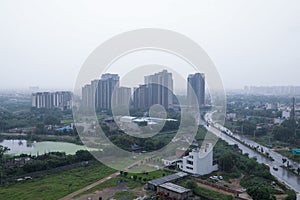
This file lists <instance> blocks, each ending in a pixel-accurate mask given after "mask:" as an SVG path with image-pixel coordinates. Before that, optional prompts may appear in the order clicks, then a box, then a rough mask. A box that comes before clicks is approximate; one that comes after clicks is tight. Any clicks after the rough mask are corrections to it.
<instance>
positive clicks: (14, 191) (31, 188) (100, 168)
mask: <svg viewBox="0 0 300 200" xmlns="http://www.w3.org/2000/svg"><path fill="white" fill-rule="evenodd" d="M114 172H115V170H113V169H111V168H108V167H106V166H105V165H103V164H100V163H96V164H91V165H89V166H87V167H78V168H75V169H71V170H67V171H62V172H58V173H54V174H49V175H45V176H43V177H41V178H38V179H33V180H30V181H26V182H20V183H15V184H8V185H4V186H1V187H0V199H59V198H61V197H64V196H65V195H67V194H69V193H71V192H74V191H76V190H78V189H81V188H83V187H84V186H87V185H89V184H91V183H93V182H96V181H97V180H99V179H101V178H104V177H106V176H107V175H109V174H112V173H114Z"/></svg>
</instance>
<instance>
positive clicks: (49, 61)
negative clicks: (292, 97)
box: [0, 0, 300, 89]
mask: <svg viewBox="0 0 300 200" xmlns="http://www.w3.org/2000/svg"><path fill="white" fill-rule="evenodd" d="M299 8H300V2H299V1H296V0H291V1H288V2H287V1H283V0H281V1H279V0H276V1H271V0H267V1H258V0H256V1H240V0H239V1H238V0H235V1H233V0H230V1H226V2H222V1H196V0H195V1H189V2H184V1H181V2H179V1H177V2H176V1H171V0H168V1H163V2H162V1H156V0H154V1H150V2H148V1H137V0H135V1H109V2H108V1H101V2H99V1H77V2H74V1H63V2H61V1H43V2H40V1H32V0H29V1H19V2H18V3H17V4H16V3H15V2H13V1H1V3H0V25H1V31H0V43H1V45H0V54H1V59H0V68H1V73H0V89H16V88H28V87H29V86H39V87H40V88H68V89H72V88H73V85H74V83H75V80H76V77H77V75H78V72H79V70H80V67H81V65H82V64H83V62H84V61H85V60H86V59H87V57H88V56H89V54H90V53H91V52H92V51H93V50H94V49H95V48H96V47H97V46H99V45H100V44H101V43H102V42H104V41H106V40H107V39H110V38H111V37H113V36H115V35H117V34H120V33H122V32H125V31H130V30H134V29H139V28H162V29H169V30H173V31H176V32H179V33H181V34H184V35H186V36H187V37H189V38H191V39H192V40H194V41H196V42H197V43H198V44H199V45H200V46H201V47H202V48H203V49H204V50H205V51H206V52H207V54H208V55H209V56H210V58H211V59H212V60H213V62H214V63H215V65H216V68H217V69H218V71H219V74H220V76H221V78H222V80H223V84H224V87H225V88H226V89H235V88H243V87H244V86H245V85H267V86H268V85H300V79H299V74H300V67H299V66H300V59H299V52H300V13H299ZM112 10H113V11H114V12H112ZM142 58H143V57H141V58H140V59H142ZM160 59H163V58H159V56H158V57H156V60H155V61H154V62H155V63H156V64H158V63H159V62H160V61H161V62H162V63H164V62H165V61H163V60H160ZM148 60H149V59H148ZM169 63H172V61H170V62H169ZM149 64H151V63H149ZM174 66H175V68H176V67H177V68H179V67H180V66H179V65H178V63H174ZM168 67H172V66H168ZM187 73H193V72H192V71H191V72H187Z"/></svg>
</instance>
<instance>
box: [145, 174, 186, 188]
mask: <svg viewBox="0 0 300 200" xmlns="http://www.w3.org/2000/svg"><path fill="white" fill-rule="evenodd" d="M186 176H188V174H187V173H185V172H178V173H176V174H171V175H168V176H164V177H161V178H158V179H154V180H151V181H149V182H148V183H149V184H152V185H154V186H159V185H161V184H164V183H167V182H171V181H176V180H178V179H180V178H183V177H186Z"/></svg>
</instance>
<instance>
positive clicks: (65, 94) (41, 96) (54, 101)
mask: <svg viewBox="0 0 300 200" xmlns="http://www.w3.org/2000/svg"><path fill="white" fill-rule="evenodd" d="M31 102H32V107H34V108H47V109H53V108H58V109H61V110H68V109H71V107H72V93H71V92H69V91H59V92H37V93H33V94H32V101H31Z"/></svg>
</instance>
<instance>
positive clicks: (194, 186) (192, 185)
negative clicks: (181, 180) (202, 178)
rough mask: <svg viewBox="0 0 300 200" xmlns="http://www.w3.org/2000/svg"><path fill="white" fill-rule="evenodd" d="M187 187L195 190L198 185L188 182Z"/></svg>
mask: <svg viewBox="0 0 300 200" xmlns="http://www.w3.org/2000/svg"><path fill="white" fill-rule="evenodd" d="M186 187H187V188H189V189H191V190H193V189H195V188H196V187H197V183H196V182H195V181H188V182H187V183H186Z"/></svg>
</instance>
